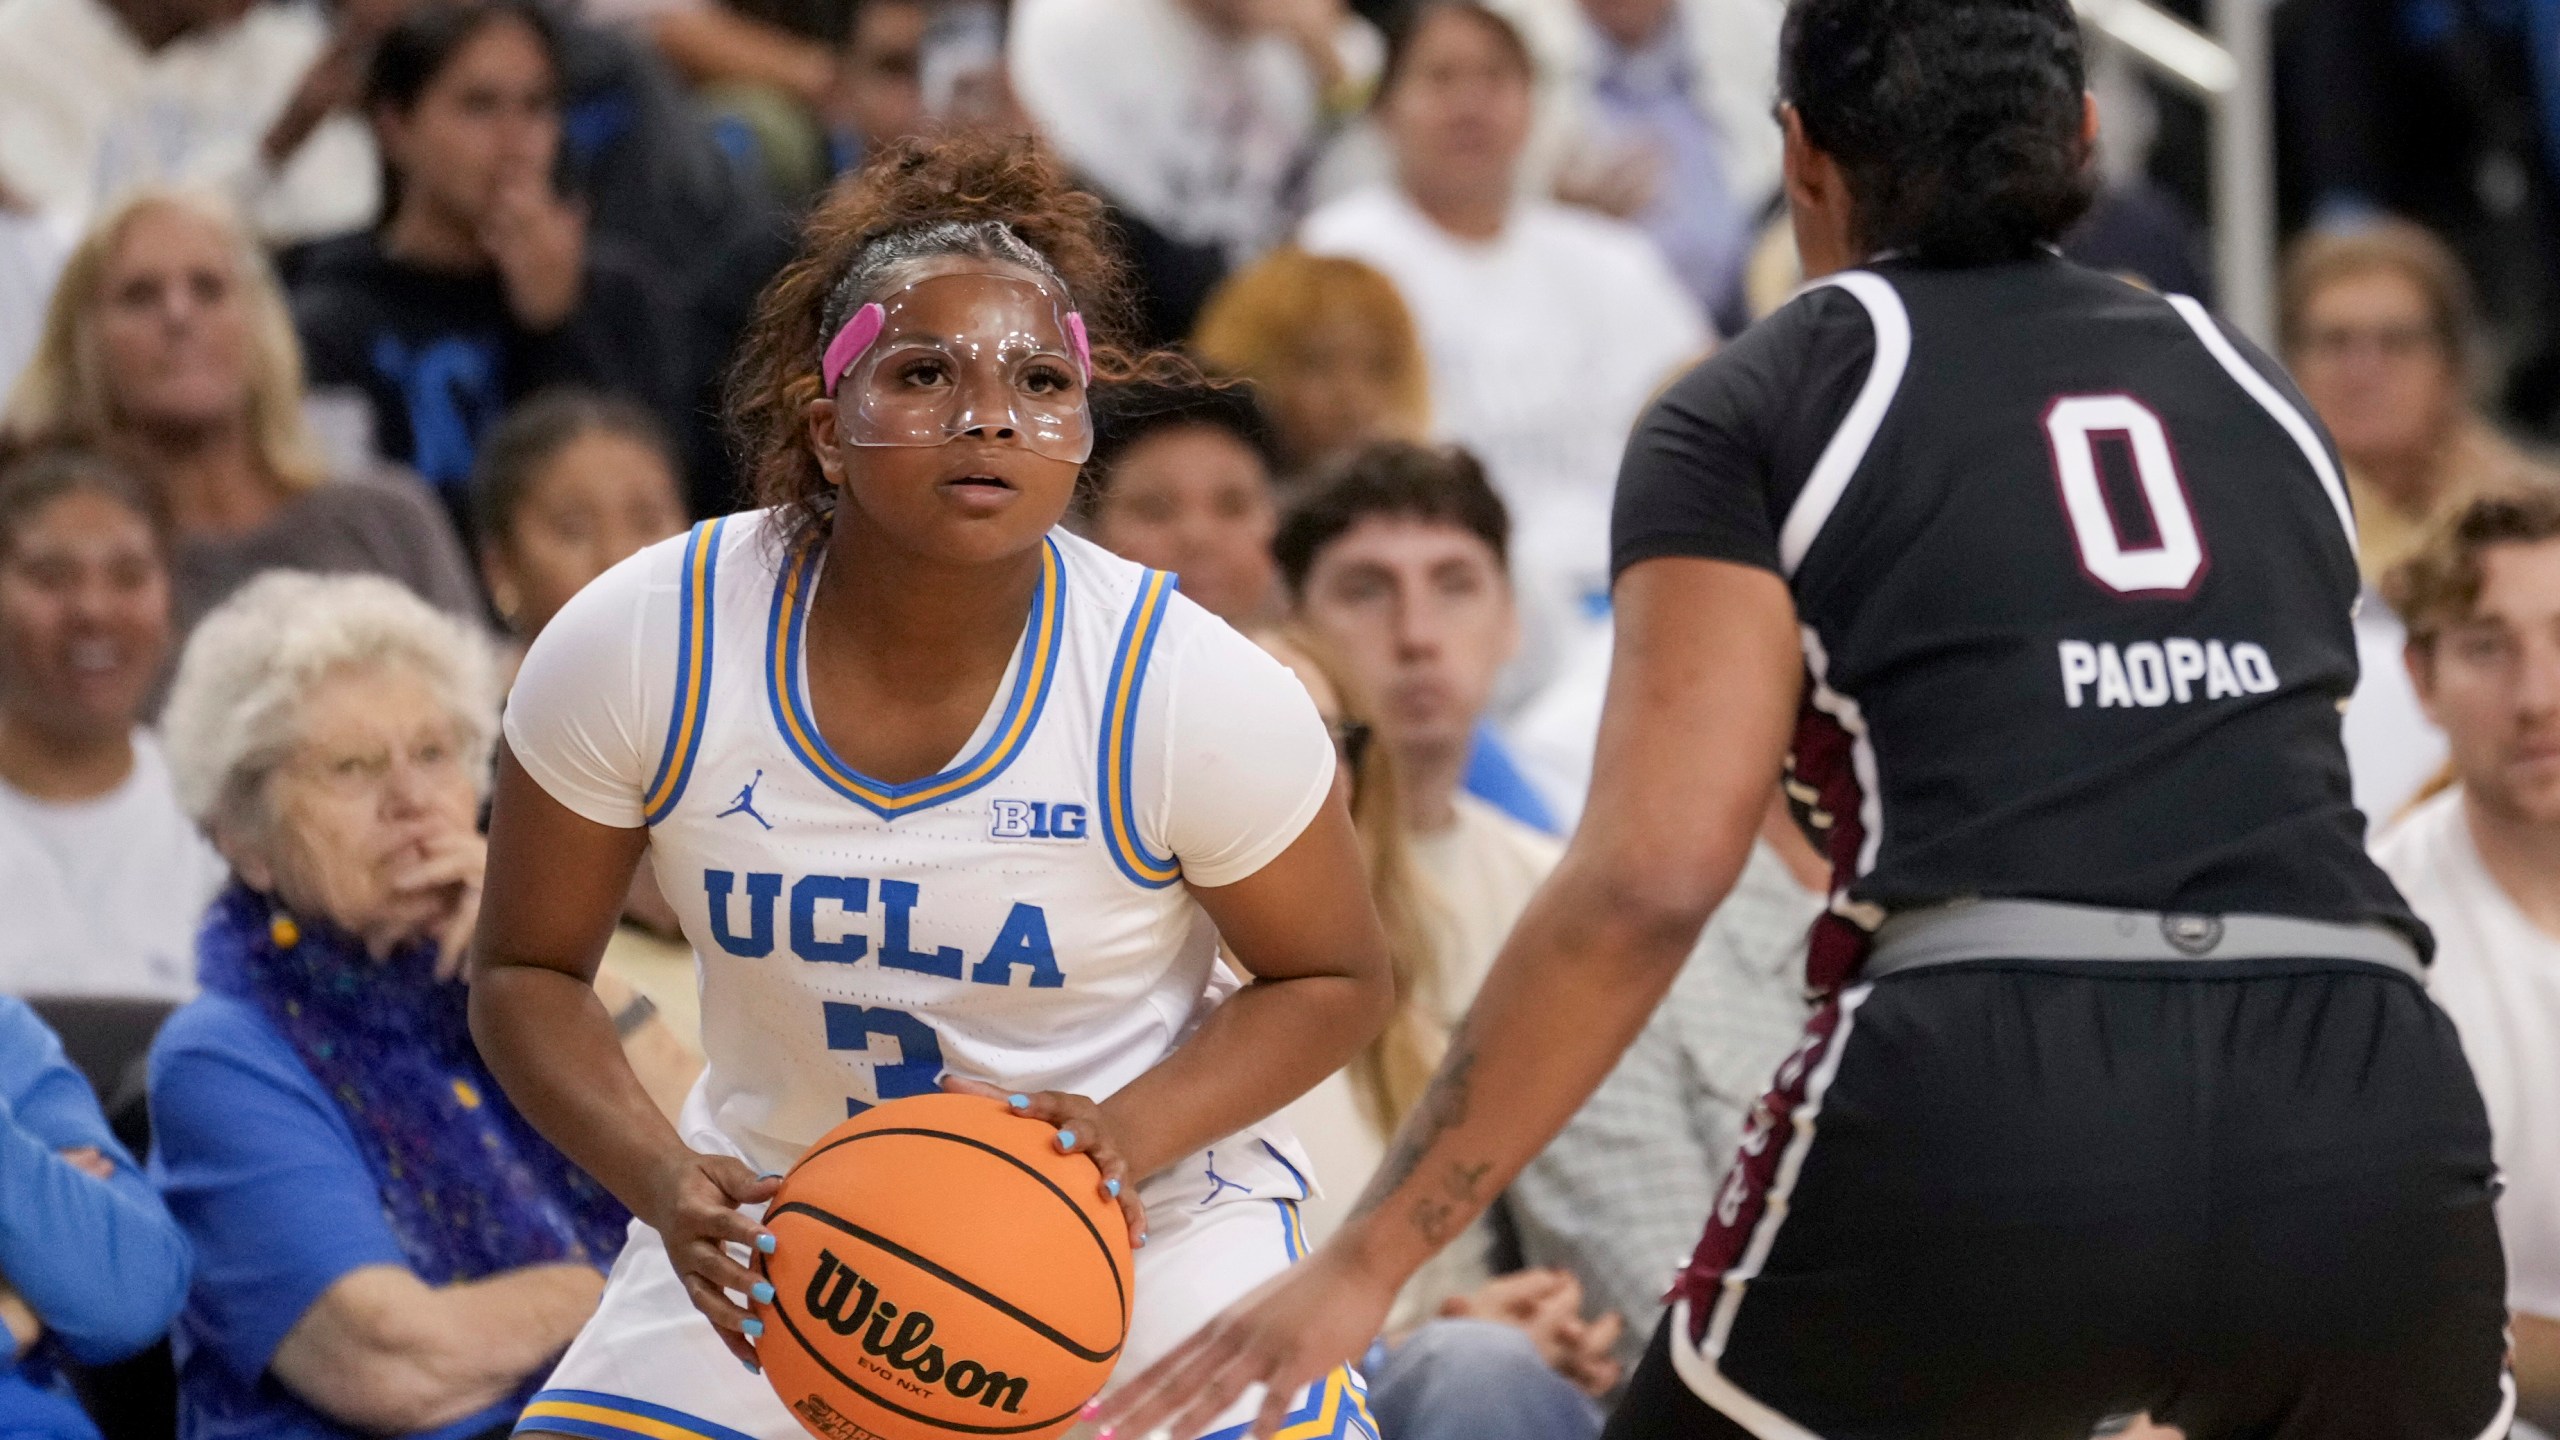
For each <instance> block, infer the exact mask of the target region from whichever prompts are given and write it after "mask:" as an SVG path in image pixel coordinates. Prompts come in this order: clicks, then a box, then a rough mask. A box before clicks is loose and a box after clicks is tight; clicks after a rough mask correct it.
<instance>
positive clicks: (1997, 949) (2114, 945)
mask: <svg viewBox="0 0 2560 1440" xmlns="http://www.w3.org/2000/svg"><path fill="white" fill-rule="evenodd" d="M1964 960H2071V961H2080V960H2133V961H2160V960H2186V961H2216V960H2353V961H2359V962H2362V963H2364V964H2367V965H2385V966H2388V967H2390V968H2391V969H2394V970H2398V971H2400V972H2401V973H2403V974H2405V975H2408V976H2409V977H2410V978H2412V979H2424V978H2425V976H2426V969H2425V967H2424V966H2423V965H2421V964H2420V963H2419V961H2418V949H2417V947H2416V946H2415V945H2413V944H2411V943H2410V940H2409V937H2408V936H2406V935H2403V934H2401V933H2400V932H2399V931H2397V930H2393V929H2391V928H2390V927H2388V926H2385V925H2379V924H2366V925H2341V924H2337V923H2334V922H2332V921H2326V920H2300V919H2296V918H2294V917H2292V916H2288V915H2171V914H2163V913H2161V912H2160V911H2157V910H2107V909H2102V908H2100V907H2097V906H2093V905H2062V904H2056V903H2054V902H2052V901H2046V900H1959V901H1955V902H1953V903H1951V904H1946V905H1937V906H1932V907H1931V908H1929V909H1926V910H1906V911H1903V912H1901V913H1899V914H1897V915H1894V916H1892V917H1891V918H1889V919H1887V920H1886V921H1885V922H1884V925H1883V926H1882V927H1881V928H1879V929H1878V930H1877V931H1876V938H1875V944H1874V946H1873V948H1871V949H1870V950H1869V951H1868V952H1867V963H1866V966H1865V968H1864V969H1863V970H1862V971H1861V972H1860V974H1861V976H1862V977H1863V978H1866V979H1880V978H1882V977H1884V976H1886V975H1892V974H1896V973H1899V972H1901V971H1905V970H1917V969H1920V968H1922V967H1924V966H1930V965H1951V964H1954V963H1956V962H1958V961H1964Z"/></svg>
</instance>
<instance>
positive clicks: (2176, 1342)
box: [1606, 961, 2514, 1440]
mask: <svg viewBox="0 0 2560 1440" xmlns="http://www.w3.org/2000/svg"><path fill="white" fill-rule="evenodd" d="M1742 1149H1743V1153H1742V1157H1741V1161H1740V1163H1739V1164H1738V1165H1737V1166H1736V1167H1735V1169H1734V1172H1733V1176H1732V1177H1731V1179H1730V1180H1729V1181H1728V1183H1727V1185H1726V1187H1725V1189H1724V1190H1723V1192H1722V1193H1721V1194H1720V1196H1719V1197H1718V1201H1717V1206H1716V1211H1715V1214H1714V1215H1713V1216H1712V1217H1711V1219H1710V1222H1709V1228H1708V1232H1707V1235H1706V1238H1705V1240H1704V1241H1702V1242H1701V1244H1700V1246H1699V1250H1698V1255H1697V1258H1696V1259H1695V1260H1694V1261H1693V1262H1692V1263H1691V1266H1690V1268H1689V1270H1688V1271H1687V1272H1686V1273H1684V1274H1683V1275H1682V1277H1681V1280H1680V1283H1679V1286H1678V1287H1677V1289H1676V1291H1675V1302H1676V1303H1675V1304H1674V1305H1673V1307H1672V1310H1671V1314H1670V1316H1669V1317H1668V1318H1667V1319H1666V1320H1665V1321H1664V1323H1663V1327H1662V1329H1661V1331H1660V1332H1659V1333H1657V1334H1656V1335H1655V1336H1654V1340H1653V1345H1652V1348H1651V1350H1650V1351H1649V1352H1648V1353H1647V1355H1646V1357H1645V1360H1644V1362H1643V1364H1642V1365H1641V1366H1639V1367H1638V1370H1637V1372H1636V1376H1635V1378H1634V1380H1633V1381H1632V1382H1631V1384H1630V1387H1629V1391H1628V1394H1627V1396H1626V1398H1625V1400H1624V1402H1623V1403H1622V1405H1621V1406H1620V1408H1619V1410H1618V1412H1617V1414H1616V1415H1615V1416H1614V1417H1613V1419H1612V1421H1611V1423H1610V1426H1609V1429H1608V1431H1607V1436H1606V1440H1674V1437H1677V1440H1709V1437H1713V1440H1738V1437H1743V1436H1750V1437H1756V1440H1812V1437H1820V1440H2080V1437H2084V1436H2088V1435H2091V1434H2093V1433H2096V1432H2098V1431H2100V1430H2102V1429H2104V1428H2106V1427H2107V1426H2108V1425H2109V1424H2110V1422H2112V1421H2115V1420H2117V1419H2120V1418H2121V1417H2124V1416H2128V1415H2135V1414H2141V1413H2144V1412H2148V1413H2150V1414H2151V1415H2153V1416H2154V1417H2156V1418H2157V1419H2159V1420H2160V1421H2162V1422H2164V1423H2168V1424H2173V1425H2177V1426H2179V1427H2180V1428H2182V1429H2183V1430H2185V1432H2186V1434H2187V1436H2188V1437H2189V1440H2231V1437H2268V1440H2278V1437H2281V1440H2478V1437H2491V1440H2494V1437H2497V1436H2502V1435H2503V1434H2505V1431H2506V1427H2507V1425H2508V1423H2509V1420H2510V1419H2511V1418H2512V1414H2513V1409H2514V1400H2513V1395H2514V1392H2513V1388H2512V1385H2511V1383H2510V1382H2509V1381H2508V1379H2507V1376H2506V1374H2505V1368H2504V1353H2505V1327H2506V1318H2507V1317H2506V1308H2505V1304H2506V1302H2505V1290H2506V1276H2505V1263H2504V1259H2503V1256H2502V1255H2501V1253H2500V1250H2499V1245H2498V1232H2497V1227H2496V1220H2495V1217H2494V1215H2493V1213H2492V1209H2491V1206H2492V1201H2493V1199H2494V1197H2495V1194H2496V1190H2497V1179H2496V1172H2495V1167H2494V1166H2493V1165H2492V1163H2491V1160H2490V1154H2489V1124H2488V1119H2487V1116H2486V1114H2485V1113H2484V1112H2483V1110H2482V1108H2481V1103H2480V1097H2479V1093H2478V1091H2477V1089H2476V1088H2475V1087H2474V1085H2473V1084H2472V1080H2471V1071H2470V1067H2469V1066H2468V1065H2467V1064H2466V1063H2465V1062H2464V1060H2463V1057H2462V1048H2461V1045H2460V1043H2459V1041H2458V1040H2457V1039H2456V1037H2455V1035H2454V1031H2453V1026H2452V1024H2451V1022H2449V1021H2448V1020H2447V1019H2446V1018H2445V1016H2444V1014H2443V1012H2442V1011H2440V1010H2438V1009H2437V1008H2436V1006H2435V1004H2434V1003H2433V1002H2432V1001H2430V1000H2429V999H2428V998H2427V995H2426V993H2425V991H2424V990H2423V989H2421V988H2420V987H2419V985H2418V984H2417V983H2416V982H2415V981H2413V980H2411V979H2409V978H2407V977H2405V976H2403V975H2400V974H2397V973H2394V972H2391V971H2388V970H2385V969H2382V968H2380V967H2373V966H2362V965H2355V964H2351V963H2346V962H2335V961H2323V962H2316V963H2314V962H2267V961H2258V962H2220V963H2215V964H2212V965H2210V966H2208V965H2204V964H2184V965H2181V964H2161V965H2140V966H2136V965H2128V964H2121V963H2115V964H2108V965H2104V966H2098V967H2086V966H2084V967H2079V968H2071V967H2057V966H2050V965H2037V964H2020V963H2017V962H2001V963H1997V964H1993V963H1989V962H1985V963H1980V964H1961V965H1954V966H1945V967H1938V968H1932V969H1927V970H1919V971H1912V972H1907V973H1903V974H1898V975H1895V976H1892V977H1890V978H1888V979H1883V980H1878V981H1874V982H1872V983H1869V984H1865V985H1860V986H1857V987H1855V988H1852V989H1850V990H1847V991H1845V992H1843V993H1842V994H1841V995H1840V996H1839V997H1838V998H1837V999H1836V1000H1835V1001H1833V1002H1832V1003H1831V1004H1830V1005H1828V1006H1826V1007H1825V1008H1824V1009H1823V1010H1822V1011H1821V1012H1820V1013H1819V1014H1818V1015H1817V1016H1816V1018H1815V1020H1814V1022H1813V1024H1812V1026H1811V1027H1810V1029H1809V1030H1808V1032H1807V1034H1806V1037H1805V1039H1804V1041H1803V1043H1802V1044H1801V1045H1800V1046H1799V1047H1798V1049H1797V1050H1796V1052H1795V1053H1794V1055H1792V1056H1791V1057H1790V1058H1789V1059H1788V1061H1787V1063H1786V1065H1785V1066H1784V1067H1782V1068H1781V1070H1780V1073H1779V1076H1778V1083H1777V1086H1776V1088H1775V1089H1773V1090H1772V1091H1771V1093H1770V1094H1769V1096H1768V1097H1767V1098H1765V1099H1764V1100H1763V1101H1762V1102H1761V1106H1760V1109H1759V1111H1758V1113H1756V1114H1755V1115H1754V1116H1753V1117H1752V1122H1751V1124H1750V1126H1749V1128H1748V1130H1747V1131H1746V1133H1745V1138H1744V1141H1743V1147H1742Z"/></svg>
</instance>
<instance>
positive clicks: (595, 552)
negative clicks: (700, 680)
mask: <svg viewBox="0 0 2560 1440" xmlns="http://www.w3.org/2000/svg"><path fill="white" fill-rule="evenodd" d="M471 522H472V528H473V533H474V534H475V535H476V536H477V537H478V541H479V547H480V576H481V579H482V580H484V581H486V582H487V584H488V587H489V603H490V604H491V605H492V606H493V607H494V608H495V609H496V610H497V612H498V617H499V618H500V619H501V620H503V621H505V622H506V627H507V638H508V640H509V642H510V648H509V653H508V655H507V661H506V670H507V672H508V673H509V674H510V675H512V674H513V673H514V670H515V666H516V663H517V662H519V661H521V660H522V659H523V658H524V647H526V646H528V645H531V644H532V643H533V637H534V636H536V635H539V634H541V633H542V627H543V626H545V625H548V624H550V623H551V617H552V616H554V615H557V614H559V613H560V607H561V606H563V605H566V604H568V603H569V597H570V596H572V595H575V594H577V593H578V592H579V591H580V590H582V589H585V588H586V584H587V582H588V581H590V580H593V579H594V578H596V577H597V576H599V575H601V574H603V573H604V572H605V571H607V570H609V569H611V568H613V566H615V565H616V564H619V563H620V562H622V561H623V560H626V559H628V558H630V557H631V556H633V555H636V554H638V553H639V552H640V551H641V550H643V549H645V548H647V547H648V546H651V545H654V544H656V543H657V542H659V541H661V540H664V539H666V538H667V537H668V536H670V535H677V534H681V533H683V531H684V527H685V512H684V495H683V491H682V490H681V489H680V488H679V486H678V482H677V478H676V467H675V451H674V448H673V447H672V446H671V445H670V444H669V442H668V440H667V432H666V427H664V426H662V425H660V424H659V423H658V422H657V420H656V419H655V418H654V417H652V416H651V415H650V414H649V412H648V411H646V410H643V409H641V408H640V407H639V406H637V405H634V404H632V403H631V402H630V401H628V400H625V399H622V398H621V397H619V396H613V395H600V394H597V393H595V392H594V391H591V390H549V391H545V392H543V393H542V394H540V395H536V396H535V397H533V398H532V399H530V400H527V401H526V402H525V403H524V404H522V405H519V406H517V407H516V408H515V409H514V410H513V411H511V412H509V413H508V415H507V418H506V419H505V420H503V421H501V422H499V425H498V428H497V429H495V430H493V431H491V432H489V443H488V444H486V445H484V446H482V447H481V449H480V459H479V463H478V464H477V465H476V466H474V467H473V470H472V476H471Z"/></svg>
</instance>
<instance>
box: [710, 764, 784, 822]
mask: <svg viewBox="0 0 2560 1440" xmlns="http://www.w3.org/2000/svg"><path fill="white" fill-rule="evenodd" d="M763 783H764V772H763V771H761V770H759V771H757V772H756V778H754V779H753V780H750V781H748V782H747V783H746V784H744V785H741V786H739V787H738V798H737V799H735V800H732V801H730V802H729V808H728V809H726V810H723V811H721V812H720V813H719V814H717V815H714V816H712V817H711V818H712V819H714V820H726V819H728V818H729V817H730V816H732V815H737V814H741V813H743V814H744V815H745V816H746V817H747V818H748V819H750V820H753V821H754V822H756V823H757V824H759V825H761V826H763V827H764V828H766V829H767V830H770V829H772V828H773V822H772V821H770V820H767V819H766V818H764V817H763V816H762V815H759V814H757V813H756V787H757V786H758V785H761V784H763Z"/></svg>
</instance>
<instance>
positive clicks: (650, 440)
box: [471, 386, 683, 549]
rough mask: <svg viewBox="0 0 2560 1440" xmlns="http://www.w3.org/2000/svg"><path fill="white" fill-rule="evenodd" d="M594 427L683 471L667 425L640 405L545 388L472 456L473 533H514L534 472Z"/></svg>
mask: <svg viewBox="0 0 2560 1440" xmlns="http://www.w3.org/2000/svg"><path fill="white" fill-rule="evenodd" d="M593 434H606V435H619V436H621V437H622V438H624V439H626V440H630V441H632V442H634V443H635V444H638V445H641V446H643V447H646V448H647V449H648V450H649V451H651V452H652V453H654V454H655V455H657V457H658V458H659V459H661V460H664V461H665V462H666V464H667V470H668V472H669V473H670V474H674V475H678V476H681V475H682V474H683V467H682V466H681V465H680V464H679V463H678V462H677V460H676V448H675V444H674V442H673V441H671V440H669V439H668V438H667V427H666V426H664V425H661V424H659V423H658V417H656V416H655V415H652V414H650V413H649V412H648V411H647V410H645V409H643V408H642V407H641V406H639V405H637V404H635V403H633V402H632V401H630V400H627V399H624V398H623V397H622V396H619V395H607V394H605V393H603V392H601V391H596V390H587V389H582V388H578V387H574V386H563V387H560V388H557V389H552V390H545V391H543V392H542V393H540V394H538V395H536V396H534V397H533V398H531V399H529V400H527V401H525V402H524V403H523V404H521V405H518V406H517V407H515V408H514V409H512V410H510V411H508V412H507V415H506V418H505V419H503V420H500V421H499V422H498V425H497V428H496V429H494V430H491V431H490V432H489V438H488V439H487V440H485V441H483V442H481V445H480V454H479V457H478V458H477V459H476V460H474V461H473V462H472V465H471V533H472V535H473V537H474V538H476V539H477V540H478V541H479V542H480V545H481V547H482V548H483V549H486V548H487V547H489V546H491V545H501V546H502V545H505V544H507V543H508V542H510V541H512V540H514V539H515V533H516V513H517V512H518V511H519V510H521V509H523V508H524V501H525V496H526V495H527V494H529V493H530V492H531V491H532V489H533V482H534V479H535V477H537V476H539V475H540V474H541V473H542V471H543V469H544V467H546V466H548V465H549V464H550V463H551V461H552V457H554V456H556V455H558V454H559V453H560V452H561V451H563V450H565V449H567V448H569V442H571V441H573V440H576V439H578V438H580V437H582V436H586V435H593ZM678 485H679V489H681V485H682V481H681V480H679V481H678Z"/></svg>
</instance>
